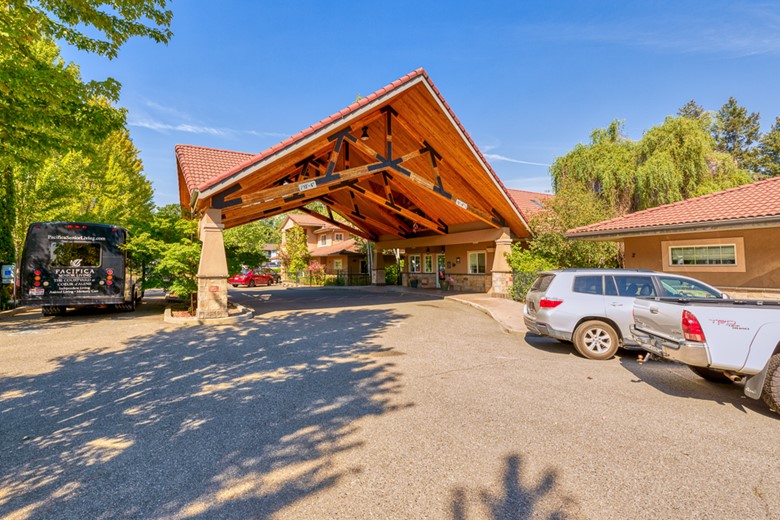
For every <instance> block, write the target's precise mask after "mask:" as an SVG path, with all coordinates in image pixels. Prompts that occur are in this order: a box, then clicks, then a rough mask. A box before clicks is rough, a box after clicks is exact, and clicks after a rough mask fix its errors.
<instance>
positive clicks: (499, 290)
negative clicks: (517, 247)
mask: <svg viewBox="0 0 780 520" xmlns="http://www.w3.org/2000/svg"><path fill="white" fill-rule="evenodd" d="M511 251H512V238H511V237H510V236H509V228H501V236H500V237H498V238H497V239H496V252H495V254H494V255H493V268H492V269H491V276H492V282H493V285H492V286H491V287H490V291H488V293H489V294H491V295H492V296H496V297H499V298H510V297H511V295H512V291H511V289H512V268H511V267H509V262H507V260H506V255H507V254H508V253H510V252H511Z"/></svg>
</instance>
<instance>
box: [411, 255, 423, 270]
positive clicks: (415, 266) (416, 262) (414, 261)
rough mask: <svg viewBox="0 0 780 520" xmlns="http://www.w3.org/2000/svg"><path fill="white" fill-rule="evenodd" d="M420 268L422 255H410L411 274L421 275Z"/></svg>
mask: <svg viewBox="0 0 780 520" xmlns="http://www.w3.org/2000/svg"><path fill="white" fill-rule="evenodd" d="M420 267H421V265H420V255H409V272H410V273H419V272H420Z"/></svg>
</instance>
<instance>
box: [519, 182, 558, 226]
mask: <svg viewBox="0 0 780 520" xmlns="http://www.w3.org/2000/svg"><path fill="white" fill-rule="evenodd" d="M507 191H508V192H509V196H510V197H512V200H513V201H515V204H516V205H517V207H518V208H520V212H521V213H522V214H523V217H524V218H525V219H526V220H528V219H529V218H530V217H532V216H534V215H535V214H536V213H538V212H540V211H541V210H543V209H544V207H545V205H546V204H547V202H548V201H550V200H551V199H552V198H553V197H555V195H552V194H550V193H538V192H536V191H525V190H513V189H511V188H508V189H507Z"/></svg>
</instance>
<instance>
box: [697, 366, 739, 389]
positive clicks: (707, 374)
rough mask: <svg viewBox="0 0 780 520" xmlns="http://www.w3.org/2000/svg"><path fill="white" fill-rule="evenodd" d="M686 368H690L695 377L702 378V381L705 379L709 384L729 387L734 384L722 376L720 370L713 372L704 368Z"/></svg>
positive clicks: (724, 375)
mask: <svg viewBox="0 0 780 520" xmlns="http://www.w3.org/2000/svg"><path fill="white" fill-rule="evenodd" d="M688 368H690V369H691V371H692V372H693V373H694V374H696V375H697V376H699V377H703V378H704V379H706V380H707V381H709V382H711V383H718V384H721V385H729V384H732V383H733V382H734V381H732V380H731V379H729V378H728V377H726V374H724V373H723V371H722V370H713V369H711V368H705V367H694V366H691V365H688Z"/></svg>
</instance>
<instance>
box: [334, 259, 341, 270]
mask: <svg viewBox="0 0 780 520" xmlns="http://www.w3.org/2000/svg"><path fill="white" fill-rule="evenodd" d="M342 269H343V267H342V265H341V258H336V259H335V260H333V270H334V271H341V270H342Z"/></svg>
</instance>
